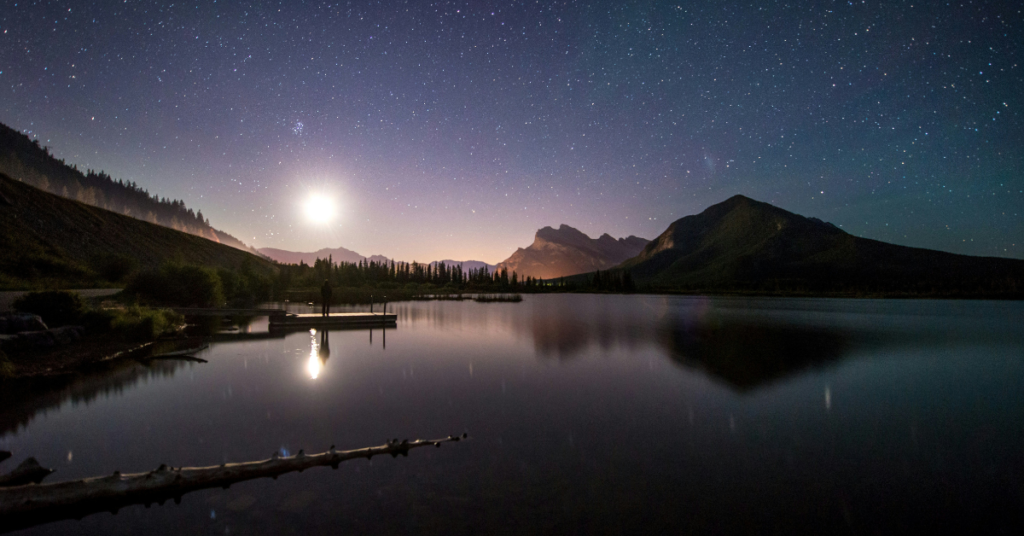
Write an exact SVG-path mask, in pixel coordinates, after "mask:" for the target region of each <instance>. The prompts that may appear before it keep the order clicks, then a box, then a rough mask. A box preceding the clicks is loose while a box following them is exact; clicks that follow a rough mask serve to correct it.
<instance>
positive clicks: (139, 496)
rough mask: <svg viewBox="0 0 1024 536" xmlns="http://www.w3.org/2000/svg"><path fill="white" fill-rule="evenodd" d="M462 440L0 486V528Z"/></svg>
mask: <svg viewBox="0 0 1024 536" xmlns="http://www.w3.org/2000/svg"><path fill="white" fill-rule="evenodd" d="M465 438H466V434H462V435H461V436H448V437H446V438H444V439H417V440H415V441H409V440H404V441H398V440H397V439H395V440H392V441H388V442H387V443H386V444H384V445H380V446H376V447H367V448H362V449H356V450H345V451H338V450H335V449H334V446H333V445H332V446H331V449H330V450H328V451H327V452H321V453H319V454H305V453H304V452H303V451H301V450H300V451H299V453H298V454H296V455H295V456H287V457H283V456H279V455H278V454H277V453H275V454H274V455H273V456H272V457H271V458H270V459H267V460H262V461H255V462H244V463H229V464H223V465H219V466H211V467H178V468H174V467H168V466H166V465H161V466H160V467H158V468H157V469H155V470H153V471H150V472H148V473H133V474H121V473H119V472H117V471H115V472H114V474H112V475H110V476H101V477H93V478H86V479H83V480H74V481H70V482H58V483H54V484H28V485H21V486H17V487H10V488H0V519H3V520H4V523H3V524H2V525H0V532H8V531H13V530H18V529H22V528H26V527H30V526H33V525H39V524H43V523H49V522H51V521H59V520H62V519H72V518H75V519H81V518H82V517H84V516H87V515H89V514H93V513H96V512H106V511H109V512H112V513H115V514H116V513H117V511H118V510H119V509H121V508H123V507H125V506H129V505H133V504H144V505H146V507H147V508H148V507H149V505H150V504H152V503H154V502H155V503H159V504H163V503H164V501H166V500H167V499H173V500H174V502H175V503H179V502H180V501H181V496H182V495H184V494H186V493H189V492H191V491H197V490H201V489H207V488H216V487H222V488H224V489H227V488H228V487H230V486H231V485H232V484H235V483H237V482H244V481H246V480H253V479H257V478H264V477H270V478H274V479H276V478H277V477H278V476H280V475H283V474H285V473H290V472H293V471H298V472H302V471H304V470H306V469H309V468H311V467H318V466H331V467H332V468H334V469H337V468H338V464H340V463H341V462H344V461H347V460H351V459H353V458H366V459H371V458H373V457H374V456H377V455H382V454H390V455H391V456H392V457H397V456H398V455H399V454H401V455H402V456H408V454H409V451H410V450H412V449H415V448H420V447H440V446H441V443H447V442H455V441H460V440H462V439H465ZM23 465H24V464H23ZM36 465H37V466H38V464H36ZM19 467H20V466H19Z"/></svg>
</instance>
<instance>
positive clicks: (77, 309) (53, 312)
mask: <svg viewBox="0 0 1024 536" xmlns="http://www.w3.org/2000/svg"><path fill="white" fill-rule="evenodd" d="M14 308H15V309H16V310H18V311H21V312H23V313H32V314H34V315H39V316H41V317H42V318H43V322H46V325H48V326H50V327H55V326H64V325H67V324H72V323H75V322H78V321H79V319H80V318H81V317H82V314H83V313H84V312H85V300H83V299H82V297H81V296H79V295H78V293H77V292H70V291H67V290H46V291H42V292H29V293H28V294H26V295H24V296H22V297H20V298H18V299H17V300H15V301H14Z"/></svg>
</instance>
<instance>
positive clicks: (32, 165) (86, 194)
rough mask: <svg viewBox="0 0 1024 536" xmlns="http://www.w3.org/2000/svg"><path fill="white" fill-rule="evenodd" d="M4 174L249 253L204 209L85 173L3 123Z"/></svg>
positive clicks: (0, 153)
mask: <svg viewBox="0 0 1024 536" xmlns="http://www.w3.org/2000/svg"><path fill="white" fill-rule="evenodd" d="M0 173H4V174H6V175H8V176H9V177H11V178H14V179H16V180H19V181H21V182H24V183H26V184H30V185H32V186H35V187H36V188H39V189H40V190H43V191H46V192H50V193H52V194H57V195H59V196H61V197H66V198H68V199H74V200H75V201H80V202H82V203H85V204H87V205H92V206H95V207H100V208H105V209H107V210H110V211H112V212H117V213H118V214H124V215H126V216H131V217H133V218H137V219H140V220H146V221H148V222H151V223H156V224H159V225H163V226H164V227H170V228H172V229H176V230H178V231H184V232H186V233H190V234H194V235H198V236H202V237H204V238H208V239H210V240H213V241H214V242H220V243H222V244H226V245H229V246H232V247H236V248H239V249H245V250H250V248H248V246H246V245H245V244H243V243H242V241H240V240H238V239H237V238H235V237H233V236H231V235H229V234H227V233H225V232H223V231H218V230H217V229H214V228H213V227H211V226H210V222H209V220H207V219H206V218H205V217H204V216H203V213H202V211H199V212H193V211H192V209H190V208H187V207H186V206H185V202H184V201H179V200H176V199H175V200H168V199H166V198H165V199H161V198H159V197H158V196H156V195H155V194H154V195H150V193H149V192H147V191H146V190H143V189H142V188H140V187H139V186H138V185H136V184H135V183H133V182H130V181H127V182H126V181H122V180H114V179H113V178H111V177H110V175H107V174H106V173H103V172H102V171H100V172H94V171H92V170H89V171H86V172H85V173H82V172H81V171H79V170H78V167H77V166H71V165H68V164H66V163H65V162H64V160H60V159H57V158H54V157H53V156H52V155H50V151H49V148H47V147H41V146H40V145H39V141H38V140H32V139H30V138H29V137H28V136H26V135H24V134H22V133H20V132H18V131H17V130H14V129H12V128H10V127H8V126H7V125H4V124H0Z"/></svg>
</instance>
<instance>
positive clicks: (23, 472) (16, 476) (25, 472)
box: [0, 452, 53, 508]
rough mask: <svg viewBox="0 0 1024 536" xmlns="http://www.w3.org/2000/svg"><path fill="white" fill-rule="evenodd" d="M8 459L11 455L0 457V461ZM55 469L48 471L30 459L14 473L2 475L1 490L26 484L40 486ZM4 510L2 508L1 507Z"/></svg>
mask: <svg viewBox="0 0 1024 536" xmlns="http://www.w3.org/2000/svg"><path fill="white" fill-rule="evenodd" d="M6 458H10V453H9V452H8V453H7V456H6V457H4V456H2V455H0V461H3V460H4V459H6ZM52 472H53V469H47V468H46V467H43V466H41V465H39V462H37V461H36V459H35V458H29V459H27V460H25V461H23V462H21V463H20V464H19V465H18V466H17V467H15V468H14V470H13V471H11V472H10V473H7V474H6V475H0V488H7V487H13V486H22V485H25V484H38V483H40V482H42V481H43V479H44V478H46V477H48V476H50V473H52ZM0 508H2V507H0Z"/></svg>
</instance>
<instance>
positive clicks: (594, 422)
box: [0, 295, 1024, 535]
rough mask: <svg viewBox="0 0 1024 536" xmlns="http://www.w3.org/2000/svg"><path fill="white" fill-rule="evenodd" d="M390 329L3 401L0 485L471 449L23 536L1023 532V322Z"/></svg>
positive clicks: (523, 316) (973, 305) (659, 317)
mask: <svg viewBox="0 0 1024 536" xmlns="http://www.w3.org/2000/svg"><path fill="white" fill-rule="evenodd" d="M392 307H393V309H394V310H396V311H397V312H398V314H399V323H398V327H397V328H395V329H389V330H388V331H387V332H386V334H385V333H383V332H382V331H381V330H380V329H376V330H373V331H372V332H371V331H370V330H366V329H363V330H357V331H331V332H330V333H329V336H328V342H329V345H328V346H329V348H328V351H327V352H324V351H323V349H322V348H319V347H318V346H319V343H320V340H321V336H322V334H321V333H316V334H311V333H310V332H308V331H300V332H293V333H290V334H288V335H287V336H284V337H280V338H272V337H267V336H266V334H262V333H260V331H261V330H265V326H266V323H265V319H263V320H262V322H261V321H260V320H257V321H256V322H255V323H254V324H253V325H252V326H250V328H249V330H250V331H252V332H253V333H252V334H249V335H246V334H244V333H243V334H241V335H239V340H238V341H232V342H222V343H217V344H215V345H214V346H213V347H212V348H210V349H209V350H206V351H204V352H202V353H201V354H200V356H201V357H204V358H206V359H208V360H209V363H207V364H183V363H175V362H160V363H158V364H155V365H152V366H150V367H148V368H147V367H145V366H142V365H130V366H129V365H124V366H120V367H117V368H115V369H113V370H109V371H105V372H103V373H97V374H94V375H92V376H86V377H84V378H81V379H79V380H76V382H75V383H72V384H66V385H61V386H59V388H54V389H52V390H50V391H45V392H42V393H39V394H38V396H37V397H35V398H33V399H23V400H20V401H19V402H18V404H13V403H8V404H7V406H8V407H6V408H0V449H7V450H13V451H14V452H15V457H14V458H13V459H12V460H8V461H7V462H5V464H4V466H3V469H6V470H9V469H10V468H12V467H13V465H14V464H16V463H18V462H20V460H21V459H23V458H24V457H27V456H29V455H32V456H35V457H37V458H38V459H39V460H40V461H41V462H42V463H43V464H44V465H50V466H53V467H55V468H56V469H57V470H58V472H57V473H56V474H54V475H53V476H51V477H50V480H51V481H57V480H64V479H74V478H81V477H87V476H93V475H100V474H109V473H111V472H112V471H114V470H115V469H116V470H120V471H122V472H139V471H146V470H150V469H152V468H155V467H156V466H157V465H159V464H160V463H167V464H171V465H175V466H178V465H185V466H202V465H216V464H220V463H222V462H225V461H246V460H256V459H263V458H266V457H268V456H269V455H270V454H272V453H273V452H275V451H279V452H287V453H295V452H297V451H298V450H299V449H305V450H306V451H307V452H321V451H324V450H327V448H328V447H329V446H330V445H331V444H332V443H334V444H337V446H338V448H345V449H347V448H358V447H363V446H370V445H377V444H381V443H383V442H384V440H385V439H387V438H393V437H398V438H417V437H420V438H434V437H443V436H447V435H449V434H456V433H462V432H468V433H469V434H470V436H471V438H472V440H471V441H468V442H464V443H458V444H452V445H446V446H445V447H444V448H441V449H432V448H431V449H420V450H414V451H412V452H411V453H410V454H409V457H408V458H398V459H391V458H390V457H385V458H375V459H374V460H373V462H372V463H371V462H367V461H366V460H353V461H350V462H347V463H344V464H342V465H341V467H340V468H339V469H338V470H337V471H331V470H330V469H328V468H316V469H312V470H310V471H306V472H304V473H301V474H289V475H286V476H282V477H281V478H279V479H278V480H277V481H272V480H269V479H263V480H258V481H252V482H247V483H242V484H236V485H235V486H233V487H232V488H231V489H229V490H222V489H216V490H207V491H201V492H196V493H192V494H188V495H186V496H185V497H184V498H183V500H182V502H181V505H179V506H175V505H173V504H172V503H168V504H167V505H165V506H161V507H158V506H153V507H152V508H150V509H146V508H144V507H142V506H133V507H128V508H125V509H123V510H121V511H120V513H119V514H117V515H116V516H115V515H112V514H110V513H101V514H95V515H92V516H89V517H86V518H85V519H83V520H82V521H62V522H58V523H52V524H49V525H43V526H40V527H36V528H33V529H29V530H27V531H25V534H44V533H45V534H78V533H81V534H120V533H147V534H181V533H189V534H201V533H203V534H205V533H209V534H232V533H241V534H253V533H263V534H303V535H309V534H330V533H345V532H350V533H363V534H366V533H376V534H381V533H384V534H420V533H438V534H440V533H443V534H470V533H492V534H493V533H499V534H500V533H508V534H528V533H558V534H594V533H639V532H643V533H648V534H676V533H689V532H697V533H723V532H742V533H762V534H763V533H796V532H802V533H808V532H817V533H842V534H865V533H868V534H870V533H896V532H902V531H903V530H905V529H910V528H918V527H926V528H931V529H935V530H938V531H943V532H946V531H950V530H955V529H968V530H973V531H981V532H986V533H999V532H1007V533H1010V532H1014V533H1015V532H1016V530H1017V529H1019V528H1020V527H1021V524H1022V519H1024V514H1022V512H1024V304H1021V303H1011V302H1002V303H1000V302H955V301H887V300H825V299H814V300H811V299H806V300H805V299H719V298H713V299H708V298H692V297H649V296H592V295H552V296H526V297H525V299H524V301H523V302H522V303H489V304H478V303H474V302H412V303H400V304H394V305H392ZM242 331H243V332H244V331H245V329H244V328H243V330H242ZM247 337H248V338H247ZM385 339H386V340H385ZM327 354H329V355H327ZM2 524H3V520H2V519H0V526H2Z"/></svg>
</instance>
